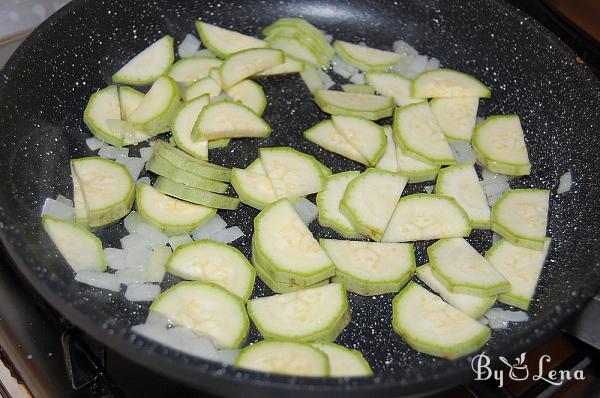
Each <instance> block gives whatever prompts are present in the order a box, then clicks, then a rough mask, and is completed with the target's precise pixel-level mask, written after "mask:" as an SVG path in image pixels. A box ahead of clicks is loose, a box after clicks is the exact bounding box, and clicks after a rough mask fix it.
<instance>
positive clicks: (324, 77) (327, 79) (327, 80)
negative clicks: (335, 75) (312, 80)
mask: <svg viewBox="0 0 600 398" xmlns="http://www.w3.org/2000/svg"><path fill="white" fill-rule="evenodd" d="M317 73H318V74H319V78H320V79H321V81H322V82H323V88H325V89H326V90H327V89H330V88H331V87H333V86H335V82H334V81H333V79H332V78H331V76H329V75H328V74H327V73H325V72H324V71H322V70H321V69H317Z"/></svg>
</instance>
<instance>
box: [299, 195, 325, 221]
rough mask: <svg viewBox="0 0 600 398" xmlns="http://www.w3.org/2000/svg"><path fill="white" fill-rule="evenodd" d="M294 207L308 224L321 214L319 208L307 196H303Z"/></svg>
mask: <svg viewBox="0 0 600 398" xmlns="http://www.w3.org/2000/svg"><path fill="white" fill-rule="evenodd" d="M294 209H296V213H298V215H299V216H300V218H301V219H302V221H304V224H306V225H309V224H310V223H311V222H313V221H315V220H316V219H317V217H318V216H319V208H318V207H317V206H316V205H315V204H314V203H313V202H311V201H310V200H308V199H306V198H302V199H300V200H298V201H297V202H296V203H294Z"/></svg>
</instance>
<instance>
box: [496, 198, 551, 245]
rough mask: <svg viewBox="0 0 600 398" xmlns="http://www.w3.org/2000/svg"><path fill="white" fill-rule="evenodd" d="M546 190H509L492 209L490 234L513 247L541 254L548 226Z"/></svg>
mask: <svg viewBox="0 0 600 398" xmlns="http://www.w3.org/2000/svg"><path fill="white" fill-rule="evenodd" d="M549 200H550V191H549V190H547V189H511V190H508V191H506V192H505V193H504V195H502V197H501V198H500V199H498V201H497V202H496V203H494V206H493V207H492V231H494V232H496V233H497V234H499V235H501V236H502V237H503V238H504V239H506V240H508V241H509V242H510V243H512V244H513V245H516V246H522V247H528V248H530V249H534V250H542V249H543V248H544V242H545V240H546V227H547V224H548V206H549V205H548V202H549Z"/></svg>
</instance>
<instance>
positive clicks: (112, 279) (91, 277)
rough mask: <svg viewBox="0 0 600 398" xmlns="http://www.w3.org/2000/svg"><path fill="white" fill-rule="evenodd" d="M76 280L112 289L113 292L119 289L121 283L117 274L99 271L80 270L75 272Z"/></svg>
mask: <svg viewBox="0 0 600 398" xmlns="http://www.w3.org/2000/svg"><path fill="white" fill-rule="evenodd" d="M75 280H76V281H78V282H81V283H85V284H86V285H90V286H94V287H97V288H100V289H106V290H112V291H113V292H118V291H119V283H118V282H117V277H116V276H115V274H109V273H107V272H98V271H79V272H77V273H76V274H75Z"/></svg>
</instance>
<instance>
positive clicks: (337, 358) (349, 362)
mask: <svg viewBox="0 0 600 398" xmlns="http://www.w3.org/2000/svg"><path fill="white" fill-rule="evenodd" d="M310 345H312V346H313V347H315V348H316V349H318V350H319V351H322V352H324V353H325V354H326V355H327V358H328V359H329V368H330V370H329V376H331V377H360V376H372V375H373V370H372V369H371V366H369V363H368V362H367V360H366V359H365V358H364V357H363V355H362V354H361V353H360V351H357V350H352V349H350V348H346V347H343V346H341V345H338V344H335V343H329V342H327V341H318V342H314V343H310Z"/></svg>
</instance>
